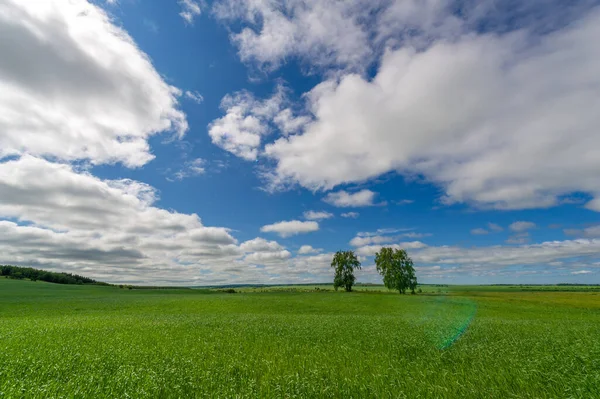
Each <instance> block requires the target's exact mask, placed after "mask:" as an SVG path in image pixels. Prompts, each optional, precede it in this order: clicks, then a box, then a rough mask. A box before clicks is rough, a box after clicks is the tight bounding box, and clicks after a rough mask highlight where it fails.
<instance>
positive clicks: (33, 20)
mask: <svg viewBox="0 0 600 399" xmlns="http://www.w3.org/2000/svg"><path fill="white" fill-rule="evenodd" d="M0 30H1V31H2V37H3V40H1V41H0V54H2V59H3V60H5V62H1V63H0V77H1V78H0V115H1V117H0V158H2V157H6V156H8V155H18V154H23V153H30V154H34V155H38V156H48V157H53V158H55V159H60V160H68V161H70V160H78V159H83V160H89V161H90V162H91V163H92V164H102V163H114V162H121V163H123V164H124V165H126V166H128V167H137V166H141V165H144V164H145V163H147V162H148V161H150V160H151V159H153V158H154V156H153V155H152V154H151V153H150V149H149V146H148V142H147V140H148V138H149V137H150V136H152V135H154V134H156V133H159V132H163V131H168V130H171V131H174V132H175V133H176V134H177V135H178V136H180V137H181V136H183V134H184V133H185V132H186V130H187V128H188V125H187V121H186V117H185V114H183V113H182V112H181V111H180V110H178V109H177V97H178V96H179V95H180V91H179V90H178V89H176V88H175V87H172V86H170V85H168V84H167V83H165V82H164V80H163V79H162V78H161V76H160V75H159V73H158V72H157V71H156V70H155V69H154V67H153V65H152V63H151V62H150V59H149V58H148V56H147V55H146V54H144V53H143V52H142V51H141V50H140V49H139V48H138V47H137V45H136V44H135V43H134V41H133V40H132V38H131V37H130V36H129V35H128V34H127V33H126V32H125V31H124V30H123V29H121V28H119V27H118V26H116V25H115V24H113V22H112V20H111V19H110V17H109V16H108V15H107V14H106V13H105V12H104V11H103V10H102V9H101V8H100V7H97V6H95V5H93V4H90V3H88V2H86V1H83V0H78V1H44V2H31V1H14V0H8V1H5V2H3V3H2V4H1V5H0Z"/></svg>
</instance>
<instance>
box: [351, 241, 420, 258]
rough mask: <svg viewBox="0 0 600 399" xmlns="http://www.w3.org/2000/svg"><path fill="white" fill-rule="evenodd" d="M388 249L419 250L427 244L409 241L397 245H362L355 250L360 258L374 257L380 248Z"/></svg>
mask: <svg viewBox="0 0 600 399" xmlns="http://www.w3.org/2000/svg"><path fill="white" fill-rule="evenodd" d="M383 247H388V248H392V249H421V248H425V247H427V244H424V243H422V242H421V241H409V242H401V243H398V244H386V245H364V246H361V247H359V248H357V249H356V253H357V254H359V255H362V256H375V254H376V253H377V252H379V251H381V248H383Z"/></svg>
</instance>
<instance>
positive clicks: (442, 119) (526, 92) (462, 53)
mask: <svg viewBox="0 0 600 399" xmlns="http://www.w3.org/2000/svg"><path fill="white" fill-rule="evenodd" d="M528 22H531V21H528ZM532 23H535V22H532ZM525 26H528V25H525ZM533 30H534V29H532V28H530V29H529V30H523V31H518V32H513V33H511V34H504V35H496V34H476V33H469V34H460V35H457V36H456V37H453V38H451V39H447V40H433V41H431V42H430V44H428V45H427V46H425V48H420V47H419V46H417V45H415V44H413V43H406V42H405V43H403V46H401V47H399V48H397V49H395V50H388V51H387V52H386V54H385V56H384V57H383V58H382V60H381V62H380V66H379V70H378V72H377V74H376V76H375V77H374V78H373V79H371V80H366V79H365V78H363V77H362V76H359V75H355V74H348V75H345V76H343V77H341V78H339V79H331V80H328V81H325V82H324V83H322V84H320V85H318V86H316V87H315V88H314V89H313V90H312V91H311V92H310V93H308V94H307V96H306V98H307V100H308V106H309V109H310V110H311V112H312V113H313V115H314V117H315V119H314V121H313V122H312V123H310V124H309V125H307V126H306V127H305V129H304V130H303V132H302V133H299V134H296V135H294V136H290V137H282V138H279V139H278V140H277V141H275V142H274V143H272V144H268V145H267V146H266V148H265V153H266V154H267V155H268V156H270V157H271V158H273V159H274V160H275V161H276V163H277V165H276V168H275V171H274V174H273V176H275V178H274V180H275V181H276V182H289V181H290V180H292V181H295V182H297V183H299V184H300V185H302V186H304V187H307V188H309V189H313V190H314V189H331V188H333V187H336V186H338V185H340V184H344V183H353V182H362V181H365V180H368V179H371V178H374V177H376V176H379V175H381V174H384V173H387V172H390V171H397V172H399V173H401V174H404V175H408V176H414V175H421V176H423V177H424V178H425V179H426V180H427V181H429V182H432V183H435V184H438V185H440V186H441V187H442V188H443V189H444V190H445V193H446V195H445V197H444V199H443V201H444V203H447V204H451V203H456V202H466V203H469V204H472V205H474V206H477V207H481V208H496V209H525V208H538V207H550V206H554V205H556V204H558V203H559V198H560V197H561V196H563V195H566V194H569V193H572V192H575V191H578V192H585V193H589V194H591V195H593V196H600V192H599V191H598V187H600V176H599V175H598V174H597V173H596V171H597V170H599V169H600V157H598V156H596V155H597V154H596V153H595V152H594V151H595V150H594V149H595V148H597V147H598V146H600V136H599V135H598V134H597V126H599V125H600V114H598V113H597V112H595V110H596V109H598V108H600V89H599V87H600V76H599V75H598V74H597V73H596V71H597V70H600V57H599V56H598V52H597V51H595V48H594V44H593V43H595V38H596V37H598V36H599V35H600V12H598V11H593V10H592V11H589V12H588V13H587V16H585V17H584V18H582V19H580V20H579V21H574V22H572V23H571V24H570V25H568V26H567V27H566V28H564V29H559V30H557V31H554V32H551V33H548V34H545V35H542V36H539V35H537V33H536V34H531V33H530V32H531V31H533ZM440 65H444V68H442V69H440V67H439V66H440ZM457 98H460V99H461V101H456V99H457ZM328 165H335V166H336V167H335V168H332V167H328ZM599 203H600V202H597V199H596V200H593V201H591V202H589V203H588V205H587V206H588V207H589V208H590V209H600V206H598V204H599Z"/></svg>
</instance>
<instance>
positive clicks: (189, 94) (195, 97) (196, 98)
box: [185, 90, 204, 104]
mask: <svg viewBox="0 0 600 399" xmlns="http://www.w3.org/2000/svg"><path fill="white" fill-rule="evenodd" d="M185 97H186V98H189V99H190V100H192V101H193V102H195V103H196V104H202V102H203V101H204V97H203V96H202V94H200V93H198V92H197V91H189V90H186V92H185Z"/></svg>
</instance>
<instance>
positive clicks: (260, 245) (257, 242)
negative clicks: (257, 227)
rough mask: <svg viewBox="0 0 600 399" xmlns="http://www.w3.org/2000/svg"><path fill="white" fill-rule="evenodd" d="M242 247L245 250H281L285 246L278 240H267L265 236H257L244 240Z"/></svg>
mask: <svg viewBox="0 0 600 399" xmlns="http://www.w3.org/2000/svg"><path fill="white" fill-rule="evenodd" d="M240 249H241V250H242V251H245V252H280V251H282V250H284V249H285V248H284V247H282V246H281V245H280V244H279V243H278V242H277V241H267V240H265V239H264V238H260V237H257V238H255V239H253V240H249V241H245V242H243V243H242V245H240Z"/></svg>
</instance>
